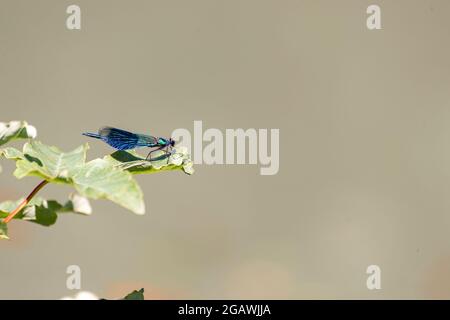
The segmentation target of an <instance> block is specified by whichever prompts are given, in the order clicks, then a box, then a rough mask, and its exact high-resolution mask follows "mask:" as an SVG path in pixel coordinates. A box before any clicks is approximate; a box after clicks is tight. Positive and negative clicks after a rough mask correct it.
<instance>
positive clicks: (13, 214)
mask: <svg viewBox="0 0 450 320" xmlns="http://www.w3.org/2000/svg"><path fill="white" fill-rule="evenodd" d="M47 183H48V181H47V180H44V181H42V182H41V183H39V184H38V185H37V186H36V187H35V188H34V189H33V191H31V193H30V194H29V195H28V197H26V198H25V199H24V200H23V201H22V202H21V203H20V204H19V206H18V207H17V208H15V209H14V210H13V211H11V213H10V214H8V216H7V217H6V218H5V219H4V220H3V222H4V223H8V222H10V221H11V219H12V218H14V216H15V215H16V214H18V213H19V212H20V210H22V209H23V208H24V207H25V206H26V205H27V204H28V203H29V202H30V201H31V199H33V197H34V196H35V195H36V193H38V192H39V190H41V189H42V188H43V187H44V186H45V185H46V184H47Z"/></svg>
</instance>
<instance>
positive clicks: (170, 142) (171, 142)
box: [169, 138, 175, 147]
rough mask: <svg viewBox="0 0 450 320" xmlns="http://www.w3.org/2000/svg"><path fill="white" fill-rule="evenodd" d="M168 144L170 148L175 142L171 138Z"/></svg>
mask: <svg viewBox="0 0 450 320" xmlns="http://www.w3.org/2000/svg"><path fill="white" fill-rule="evenodd" d="M169 144H170V146H171V147H174V146H175V140H173V139H172V138H170V139H169Z"/></svg>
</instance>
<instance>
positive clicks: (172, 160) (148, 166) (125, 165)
mask: <svg viewBox="0 0 450 320" xmlns="http://www.w3.org/2000/svg"><path fill="white" fill-rule="evenodd" d="M104 159H105V160H106V161H108V162H111V163H112V164H114V165H115V166H117V167H119V168H122V169H124V170H128V171H130V172H131V173H132V174H149V173H155V172H158V171H170V170H182V171H183V172H184V173H186V174H189V175H191V174H193V173H194V168H193V162H192V160H191V159H190V156H189V154H188V152H187V148H186V147H175V148H174V149H173V150H172V152H171V154H170V156H167V154H166V153H165V152H163V151H157V152H154V153H153V154H152V159H153V160H152V161H148V160H146V159H145V158H142V157H141V155H139V154H138V153H137V152H136V151H116V152H114V153H113V154H111V155H108V156H106V157H105V158H104Z"/></svg>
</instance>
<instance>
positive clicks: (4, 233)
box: [0, 221, 9, 240]
mask: <svg viewBox="0 0 450 320" xmlns="http://www.w3.org/2000/svg"><path fill="white" fill-rule="evenodd" d="M0 239H5V240H8V239H9V238H8V225H7V224H6V223H3V222H1V221H0Z"/></svg>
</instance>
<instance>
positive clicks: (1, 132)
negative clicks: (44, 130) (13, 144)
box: [0, 121, 37, 146]
mask: <svg viewBox="0 0 450 320" xmlns="http://www.w3.org/2000/svg"><path fill="white" fill-rule="evenodd" d="M36 135H37V133H36V128H35V127H33V126H31V125H29V124H28V123H27V122H26V121H10V122H0V146H1V145H4V144H5V143H7V142H9V141H11V140H14V139H28V138H31V139H34V138H36Z"/></svg>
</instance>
